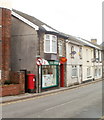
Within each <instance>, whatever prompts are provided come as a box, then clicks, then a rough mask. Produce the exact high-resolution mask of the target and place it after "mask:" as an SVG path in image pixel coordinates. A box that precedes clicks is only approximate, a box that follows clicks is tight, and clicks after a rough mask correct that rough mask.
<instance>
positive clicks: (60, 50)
mask: <svg viewBox="0 0 104 120" xmlns="http://www.w3.org/2000/svg"><path fill="white" fill-rule="evenodd" d="M58 45H59V56H63V43H62V41H59V44H58Z"/></svg>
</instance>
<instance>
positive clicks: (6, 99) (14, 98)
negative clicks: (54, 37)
mask: <svg viewBox="0 0 104 120" xmlns="http://www.w3.org/2000/svg"><path fill="white" fill-rule="evenodd" d="M99 81H102V79H98V80H95V81H90V82H86V83H82V84H79V85H73V86H71V87H60V88H58V89H55V90H50V91H45V92H42V93H25V94H20V95H15V96H5V97H1V98H0V104H2V103H8V102H13V101H18V100H23V99H28V98H33V97H38V96H43V95H47V94H53V93H57V92H60V91H66V90H69V89H75V88H78V87H82V86H85V85H89V84H94V83H96V82H99Z"/></svg>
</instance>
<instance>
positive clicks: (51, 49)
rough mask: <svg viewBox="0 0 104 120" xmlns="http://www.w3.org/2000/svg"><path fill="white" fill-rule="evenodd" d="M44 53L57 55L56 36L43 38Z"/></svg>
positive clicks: (47, 35)
mask: <svg viewBox="0 0 104 120" xmlns="http://www.w3.org/2000/svg"><path fill="white" fill-rule="evenodd" d="M44 52H46V53H57V36H55V35H49V34H46V35H45V37H44Z"/></svg>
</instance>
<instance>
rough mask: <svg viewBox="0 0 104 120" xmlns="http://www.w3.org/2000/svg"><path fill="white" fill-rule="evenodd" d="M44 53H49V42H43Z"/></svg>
mask: <svg viewBox="0 0 104 120" xmlns="http://www.w3.org/2000/svg"><path fill="white" fill-rule="evenodd" d="M45 51H46V52H50V41H49V40H46V42H45Z"/></svg>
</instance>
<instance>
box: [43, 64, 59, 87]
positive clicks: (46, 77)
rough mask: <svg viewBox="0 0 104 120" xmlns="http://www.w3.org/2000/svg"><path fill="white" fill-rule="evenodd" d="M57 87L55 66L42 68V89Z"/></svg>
mask: <svg viewBox="0 0 104 120" xmlns="http://www.w3.org/2000/svg"><path fill="white" fill-rule="evenodd" d="M52 86H57V67H56V66H55V65H47V66H42V88H48V87H52Z"/></svg>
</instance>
